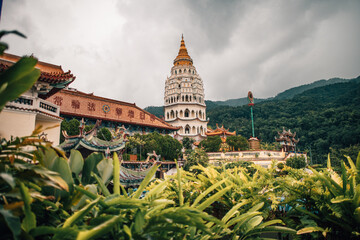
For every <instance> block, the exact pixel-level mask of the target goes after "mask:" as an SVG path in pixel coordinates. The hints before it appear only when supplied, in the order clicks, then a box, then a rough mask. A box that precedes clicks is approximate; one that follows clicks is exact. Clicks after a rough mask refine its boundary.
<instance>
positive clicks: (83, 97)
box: [49, 88, 179, 136]
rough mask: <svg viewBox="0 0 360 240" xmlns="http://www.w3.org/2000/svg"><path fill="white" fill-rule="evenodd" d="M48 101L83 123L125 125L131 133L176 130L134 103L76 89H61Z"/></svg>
mask: <svg viewBox="0 0 360 240" xmlns="http://www.w3.org/2000/svg"><path fill="white" fill-rule="evenodd" d="M49 101H51V102H52V103H54V104H55V105H56V106H58V107H60V116H61V117H63V118H65V119H66V120H71V119H73V118H75V119H78V120H80V121H81V120H82V119H84V121H85V124H86V125H92V124H96V121H97V120H102V122H101V126H100V127H107V128H109V129H111V130H115V129H117V128H120V127H124V128H125V129H126V134H127V135H130V136H131V135H133V134H135V133H139V134H147V133H151V132H158V133H160V134H173V133H174V132H175V131H177V130H178V129H179V128H178V127H173V126H171V125H170V124H168V123H166V122H165V121H164V120H162V119H160V118H158V117H156V116H155V115H153V114H150V113H148V112H147V111H145V110H143V109H141V108H139V107H138V106H136V104H135V103H128V102H122V101H118V100H114V99H109V98H104V97H100V96H96V95H94V94H93V93H84V92H81V91H78V90H76V89H71V88H67V89H63V90H61V91H59V92H58V93H56V94H54V95H53V96H51V97H50V98H49Z"/></svg>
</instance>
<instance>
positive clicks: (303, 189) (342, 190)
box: [284, 153, 360, 239]
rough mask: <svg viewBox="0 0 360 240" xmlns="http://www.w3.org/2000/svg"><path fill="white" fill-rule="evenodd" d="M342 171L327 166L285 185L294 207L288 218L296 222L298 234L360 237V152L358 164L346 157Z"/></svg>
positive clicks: (332, 237) (326, 236)
mask: <svg viewBox="0 0 360 240" xmlns="http://www.w3.org/2000/svg"><path fill="white" fill-rule="evenodd" d="M347 162H348V165H347V164H346V163H345V162H341V174H338V173H336V172H335V171H334V170H333V169H332V168H331V161H330V158H328V164H327V165H328V168H327V169H325V170H320V171H316V170H315V169H311V168H310V169H311V171H312V172H313V174H311V175H305V176H304V178H303V179H302V181H293V182H292V184H286V185H284V188H285V189H287V190H288V192H289V197H288V199H286V202H287V203H288V204H289V205H291V206H292V207H293V208H294V210H293V211H291V212H289V214H288V217H287V220H286V221H288V222H292V223H294V224H296V225H297V228H298V230H299V231H298V234H312V236H313V237H314V238H317V239H318V238H322V239H358V238H359V236H360V218H359V216H360V215H359V211H360V210H359V209H360V175H359V174H360V171H359V170H360V153H359V155H358V157H357V160H356V164H354V162H353V161H352V159H351V158H350V157H347Z"/></svg>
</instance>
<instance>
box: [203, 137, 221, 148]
mask: <svg viewBox="0 0 360 240" xmlns="http://www.w3.org/2000/svg"><path fill="white" fill-rule="evenodd" d="M220 145H221V138H220V136H210V137H207V138H206V139H204V140H202V141H201V142H200V145H199V146H200V147H202V148H204V150H205V152H218V151H219V150H220Z"/></svg>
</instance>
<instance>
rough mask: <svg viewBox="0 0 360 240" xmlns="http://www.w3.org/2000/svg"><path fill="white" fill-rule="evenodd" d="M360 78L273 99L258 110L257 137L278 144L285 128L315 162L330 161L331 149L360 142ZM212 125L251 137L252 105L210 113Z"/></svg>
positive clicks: (222, 108)
mask: <svg viewBox="0 0 360 240" xmlns="http://www.w3.org/2000/svg"><path fill="white" fill-rule="evenodd" d="M359 105H360V77H358V78H357V79H353V80H350V81H347V82H342V83H335V84H331V85H326V86H322V87H317V88H313V89H310V90H307V91H304V92H302V93H301V94H298V95H295V96H294V97H293V98H291V99H273V100H269V101H264V102H261V103H258V104H256V105H255V107H254V124H255V136H256V137H258V138H259V139H260V140H262V141H264V142H269V143H271V142H274V137H275V136H277V132H278V131H281V130H282V128H283V127H285V128H286V129H289V128H290V129H291V130H292V131H293V132H297V136H298V137H300V142H299V145H298V146H299V149H301V150H304V149H308V150H310V149H311V151H312V153H313V157H314V160H315V162H316V161H322V160H324V159H326V157H325V155H326V154H327V153H329V152H330V148H334V149H342V148H346V147H349V146H351V145H356V144H359V143H360V107H359ZM207 117H209V118H210V122H209V125H210V126H211V127H215V126H216V123H218V124H223V125H224V126H225V127H226V128H230V131H234V130H236V131H237V133H238V134H241V135H243V136H245V137H247V138H248V137H250V135H251V122H250V109H249V107H248V106H239V107H230V106H224V107H221V108H214V109H212V110H208V111H207Z"/></svg>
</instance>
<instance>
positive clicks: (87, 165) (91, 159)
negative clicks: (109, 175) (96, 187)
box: [81, 152, 104, 185]
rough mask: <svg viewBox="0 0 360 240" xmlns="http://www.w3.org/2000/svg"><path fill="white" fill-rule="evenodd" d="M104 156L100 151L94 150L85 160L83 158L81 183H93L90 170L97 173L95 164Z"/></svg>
mask: <svg viewBox="0 0 360 240" xmlns="http://www.w3.org/2000/svg"><path fill="white" fill-rule="evenodd" d="M103 158H104V155H103V154H102V153H97V152H94V153H92V154H90V155H89V156H88V157H87V158H86V159H85V160H84V167H83V170H82V176H81V183H82V184H83V185H87V184H91V183H93V181H92V179H91V172H94V173H96V174H97V173H98V172H97V169H96V166H97V165H98V163H99V162H100V161H101V160H102V159H103Z"/></svg>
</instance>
